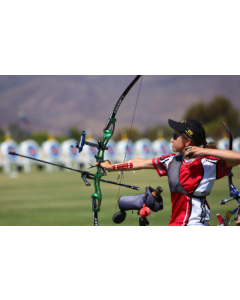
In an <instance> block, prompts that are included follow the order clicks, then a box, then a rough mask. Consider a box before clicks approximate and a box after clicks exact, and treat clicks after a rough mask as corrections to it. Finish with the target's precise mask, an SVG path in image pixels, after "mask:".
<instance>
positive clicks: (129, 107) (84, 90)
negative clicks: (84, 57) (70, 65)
mask: <svg viewBox="0 0 240 300" xmlns="http://www.w3.org/2000/svg"><path fill="white" fill-rule="evenodd" d="M133 78H134V75H133V76H130V75H126V76H125V75H121V76H120V75H119V76H118V75H117V76H116V75H113V76H111V75H102V76H97V75H91V76H90V75H88V76H85V75H78V76H67V75H56V76H55V75H52V76H50V75H46V76H43V75H42V76H35V75H34V76H17V75H14V76H5V75H1V76H0V128H2V129H4V130H6V129H7V127H8V125H9V124H10V123H14V122H20V119H19V114H20V113H24V114H25V116H26V118H27V119H29V121H30V124H31V125H30V127H31V130H32V131H51V132H52V133H53V134H54V135H60V134H66V133H67V132H68V129H69V128H71V127H76V128H78V129H80V130H87V129H90V130H91V132H92V134H93V136H99V135H101V134H102V130H103V128H104V126H105V125H106V122H107V120H108V117H109V115H110V113H111V112H112V110H113V108H114V105H115V104H116V102H117V100H118V99H119V97H120V96H121V94H122V92H123V91H124V90H125V88H126V87H127V86H128V84H129V83H130V82H131V81H132V79H133ZM139 88H140V80H139V81H138V82H137V83H136V85H135V86H134V87H133V88H132V90H131V91H130V92H129V94H128V95H127V96H126V98H125V99H124V101H123V103H122V105H121V107H120V109H119V111H118V114H117V124H116V131H118V130H120V129H121V128H123V127H130V126H131V122H132V118H133V112H134V109H135V105H136V101H137V99H138V103H137V108H136V112H135V118H134V123H133V127H134V128H136V129H138V130H139V131H140V132H142V131H144V129H146V128H148V127H152V126H156V125H159V124H162V125H167V121H168V119H174V120H179V121H180V120H182V118H183V116H184V113H185V110H186V109H187V108H188V107H189V106H190V105H193V104H196V103H198V102H199V101H203V102H205V103H207V102H209V101H211V100H212V99H213V98H214V97H215V96H218V95H224V96H226V97H227V98H228V99H229V100H230V101H231V102H232V104H233V106H234V107H235V108H236V109H237V110H238V111H239V113H240V76H225V75H216V76H215V75H213V76H209V75H208V76H196V75H195V76H190V75H189V76H186V75H184V76H180V75H172V76H169V75H166V76H165V75H144V76H143V81H142V84H141V90H140V92H139ZM138 93H139V97H138ZM23 126H24V124H23Z"/></svg>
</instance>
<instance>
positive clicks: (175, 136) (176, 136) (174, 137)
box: [173, 132, 180, 140]
mask: <svg viewBox="0 0 240 300" xmlns="http://www.w3.org/2000/svg"><path fill="white" fill-rule="evenodd" d="M179 136H180V135H177V134H176V133H175V132H174V133H173V139H174V140H176V139H177V138H178V137H179Z"/></svg>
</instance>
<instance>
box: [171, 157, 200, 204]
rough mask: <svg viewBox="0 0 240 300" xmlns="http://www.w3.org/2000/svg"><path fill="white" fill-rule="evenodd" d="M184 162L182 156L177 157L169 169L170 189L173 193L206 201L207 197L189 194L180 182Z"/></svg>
mask: <svg viewBox="0 0 240 300" xmlns="http://www.w3.org/2000/svg"><path fill="white" fill-rule="evenodd" d="M182 162H183V156H182V154H178V155H176V156H175V157H174V158H173V160H172V162H171V164H170V167H169V169H168V173H167V175H168V183H169V188H170V191H171V192H172V193H181V194H183V195H186V196H189V197H194V198H197V199H205V198H206V195H205V196H195V195H193V194H194V193H188V192H187V191H186V190H185V189H184V188H183V187H182V185H181V183H180V180H179V173H180V168H181V165H182Z"/></svg>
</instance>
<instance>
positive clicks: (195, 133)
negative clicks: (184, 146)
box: [168, 119, 206, 146]
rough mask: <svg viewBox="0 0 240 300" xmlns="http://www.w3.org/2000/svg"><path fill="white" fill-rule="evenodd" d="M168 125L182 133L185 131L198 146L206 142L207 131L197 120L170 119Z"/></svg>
mask: <svg viewBox="0 0 240 300" xmlns="http://www.w3.org/2000/svg"><path fill="white" fill-rule="evenodd" d="M168 125H169V126H170V127H171V128H172V129H174V130H177V131H179V132H181V133H185V134H186V135H187V136H188V137H189V138H190V139H191V140H192V141H193V142H194V144H195V145H196V146H201V145H203V144H205V143H206V133H205V130H204V128H203V126H202V124H201V123H199V122H198V121H195V120H191V119H187V120H183V121H181V122H176V121H173V120H170V119H169V120H168Z"/></svg>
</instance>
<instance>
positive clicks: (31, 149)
mask: <svg viewBox="0 0 240 300" xmlns="http://www.w3.org/2000/svg"><path fill="white" fill-rule="evenodd" d="M38 154H39V152H38V148H37V147H36V146H35V145H29V146H28V147H27V156H30V157H32V158H38Z"/></svg>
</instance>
